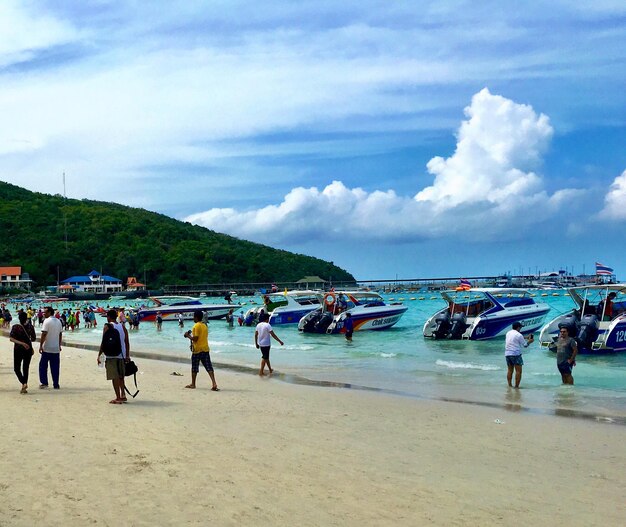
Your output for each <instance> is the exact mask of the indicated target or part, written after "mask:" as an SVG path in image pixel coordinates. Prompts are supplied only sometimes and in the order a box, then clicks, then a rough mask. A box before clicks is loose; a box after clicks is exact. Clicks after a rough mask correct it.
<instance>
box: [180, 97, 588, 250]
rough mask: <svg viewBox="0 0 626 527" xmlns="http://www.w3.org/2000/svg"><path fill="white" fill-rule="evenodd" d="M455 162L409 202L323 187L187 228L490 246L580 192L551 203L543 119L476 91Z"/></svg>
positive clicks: (432, 165)
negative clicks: (541, 171)
mask: <svg viewBox="0 0 626 527" xmlns="http://www.w3.org/2000/svg"><path fill="white" fill-rule="evenodd" d="M466 115H467V117H468V120H466V121H464V122H463V123H462V124H461V126H460V129H459V132H458V137H457V139H458V142H457V147H456V151H455V153H454V154H453V155H452V156H451V157H449V158H448V159H443V158H440V157H436V158H433V159H432V160H431V161H430V162H429V163H428V165H427V166H428V170H429V172H430V173H431V174H432V175H434V176H435V181H434V184H433V185H432V186H430V187H427V188H425V189H424V190H422V191H420V192H418V193H417V194H416V196H415V197H414V198H410V197H403V196H398V195H397V194H396V193H395V192H394V191H392V190H389V191H386V192H382V191H375V192H371V193H368V192H366V191H364V190H363V189H361V188H355V189H350V188H347V187H346V186H345V185H344V184H343V183H342V182H340V181H333V182H332V183H331V184H329V185H328V186H326V187H325V188H324V189H322V190H321V191H320V190H319V189H318V188H315V187H312V188H301V187H298V188H295V189H293V190H292V191H291V192H289V193H288V194H287V195H286V196H285V198H284V200H283V201H282V203H280V204H279V205H270V206H267V207H264V208H261V209H258V210H251V211H244V212H240V211H237V210H235V209H232V208H228V209H211V210H209V211H206V212H202V213H198V214H194V215H192V216H189V217H188V218H187V221H190V222H192V223H197V224H200V225H204V226H206V227H209V228H211V229H214V230H217V231H220V232H226V233H229V234H233V235H235V236H239V237H243V238H248V239H254V240H258V239H263V238H265V237H268V238H270V237H271V239H272V240H274V241H280V242H291V241H294V240H299V241H303V240H307V239H311V240H314V239H327V240H328V239H337V240H340V239H342V238H344V237H350V238H352V237H355V238H361V239H379V240H388V241H397V240H402V241H411V240H415V239H422V238H430V237H438V236H446V235H451V236H454V235H460V236H463V237H464V238H476V239H483V240H486V239H490V238H493V237H496V236H498V235H500V234H502V233H503V232H507V231H509V230H510V229H516V231H519V230H521V229H523V228H525V227H527V226H528V225H532V224H534V223H537V222H540V221H543V220H545V219H546V218H548V217H550V216H551V215H553V214H555V213H556V212H557V211H558V210H559V209H560V208H561V207H562V205H563V204H564V203H567V202H569V203H571V201H572V200H574V199H576V197H577V196H578V195H580V191H576V190H569V189H564V190H560V191H558V192H556V193H554V194H553V195H548V193H547V192H546V191H545V190H544V188H543V182H542V179H541V178H540V176H538V175H537V174H535V173H534V172H525V170H528V169H529V168H530V167H534V166H538V165H539V164H540V161H541V154H542V152H543V151H544V150H545V148H546V147H547V145H548V142H549V140H550V137H551V135H552V128H551V127H550V125H549V123H548V118H547V117H546V116H544V115H539V116H537V115H536V114H535V112H534V111H533V109H532V108H531V107H529V106H525V105H521V104H517V103H514V102H513V101H510V100H508V99H505V98H504V97H501V96H497V95H491V94H490V93H489V91H488V90H486V89H485V90H482V91H481V92H479V93H478V94H476V95H475V96H474V97H473V99H472V104H471V106H470V107H468V108H466Z"/></svg>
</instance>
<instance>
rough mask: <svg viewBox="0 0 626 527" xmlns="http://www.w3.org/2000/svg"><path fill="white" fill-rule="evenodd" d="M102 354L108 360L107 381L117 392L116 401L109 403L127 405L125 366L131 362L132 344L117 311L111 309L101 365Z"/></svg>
mask: <svg viewBox="0 0 626 527" xmlns="http://www.w3.org/2000/svg"><path fill="white" fill-rule="evenodd" d="M102 354H104V356H105V358H106V363H105V367H106V373H107V380H110V381H111V382H112V384H113V390H114V391H115V399H113V400H112V401H109V403H111V404H122V403H125V402H126V401H127V398H126V394H125V393H124V391H125V388H124V375H125V370H124V365H125V363H126V362H129V361H130V342H129V341H128V331H126V327H125V326H124V324H122V323H121V322H117V311H115V309H110V310H109V311H108V312H107V323H106V324H105V325H104V331H103V332H102V342H101V344H100V351H99V352H98V364H100V361H101V356H102Z"/></svg>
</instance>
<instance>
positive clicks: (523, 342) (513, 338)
mask: <svg viewBox="0 0 626 527" xmlns="http://www.w3.org/2000/svg"><path fill="white" fill-rule="evenodd" d="M512 328H513V329H510V330H509V331H508V332H507V334H506V339H505V342H504V357H505V359H506V367H507V372H506V380H507V382H508V383H509V386H510V387H513V384H512V382H513V370H514V369H515V388H519V383H520V381H521V380H522V366H523V365H524V360H523V359H522V349H523V348H527V347H528V345H529V344H532V343H533V342H534V341H535V337H534V336H533V335H532V334H531V335H529V336H528V337H524V335H522V334H521V333H520V329H522V324H521V323H520V322H513V326H512Z"/></svg>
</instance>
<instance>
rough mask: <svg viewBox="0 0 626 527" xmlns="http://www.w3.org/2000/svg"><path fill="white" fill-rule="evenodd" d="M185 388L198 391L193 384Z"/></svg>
mask: <svg viewBox="0 0 626 527" xmlns="http://www.w3.org/2000/svg"><path fill="white" fill-rule="evenodd" d="M185 388H189V389H191V390H195V389H196V387H195V386H192V385H191V384H188V385H187V386H185Z"/></svg>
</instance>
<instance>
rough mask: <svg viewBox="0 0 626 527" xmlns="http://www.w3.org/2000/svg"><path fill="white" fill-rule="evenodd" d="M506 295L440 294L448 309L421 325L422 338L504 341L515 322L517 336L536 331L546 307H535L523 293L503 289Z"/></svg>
mask: <svg viewBox="0 0 626 527" xmlns="http://www.w3.org/2000/svg"><path fill="white" fill-rule="evenodd" d="M506 291H511V292H510V293H509V294H497V293H494V291H493V290H484V289H483V290H479V289H476V290H472V291H471V292H469V293H468V294H464V295H463V296H462V297H459V296H457V297H454V298H452V297H451V296H450V293H449V292H444V293H442V295H443V296H444V300H446V302H447V303H448V307H446V308H443V309H441V310H439V311H438V312H436V313H435V314H434V315H432V316H431V317H430V318H429V319H428V320H427V321H426V323H425V324H424V327H423V330H422V333H423V335H424V337H426V338H433V339H452V340H488V339H494V338H499V337H504V336H505V335H506V333H507V332H508V331H509V330H510V329H511V327H512V325H513V324H514V323H516V322H519V323H520V324H521V325H522V328H521V330H520V331H521V333H522V334H524V335H529V334H531V333H534V332H535V331H538V330H539V329H540V328H541V326H542V325H543V324H544V322H545V318H546V316H547V315H548V312H549V311H550V306H548V305H547V304H544V303H536V302H535V301H534V300H533V299H532V298H531V297H530V296H528V292H527V291H523V290H517V289H510V290H509V289H505V290H503V292H505V293H506Z"/></svg>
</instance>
